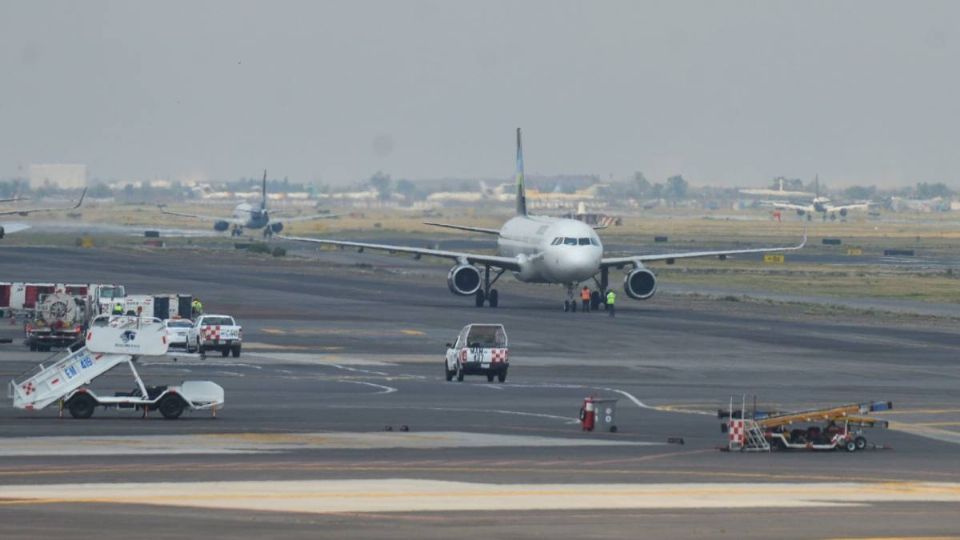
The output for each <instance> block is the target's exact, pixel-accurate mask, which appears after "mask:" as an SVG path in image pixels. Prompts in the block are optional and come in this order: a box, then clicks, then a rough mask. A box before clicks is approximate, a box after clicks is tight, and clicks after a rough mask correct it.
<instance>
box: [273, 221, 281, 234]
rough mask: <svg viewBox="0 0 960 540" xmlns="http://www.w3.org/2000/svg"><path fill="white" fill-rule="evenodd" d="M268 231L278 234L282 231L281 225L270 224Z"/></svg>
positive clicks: (278, 223)
mask: <svg viewBox="0 0 960 540" xmlns="http://www.w3.org/2000/svg"><path fill="white" fill-rule="evenodd" d="M270 230H271V231H273V232H275V233H279V232H280V231H282V230H283V223H280V222H277V223H271V224H270Z"/></svg>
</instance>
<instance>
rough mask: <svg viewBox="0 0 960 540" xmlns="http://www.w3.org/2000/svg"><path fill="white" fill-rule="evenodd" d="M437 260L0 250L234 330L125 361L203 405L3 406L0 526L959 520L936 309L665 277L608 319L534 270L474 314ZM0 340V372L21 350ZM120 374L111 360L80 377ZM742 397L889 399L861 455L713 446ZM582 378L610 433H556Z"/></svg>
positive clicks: (258, 532) (95, 529)
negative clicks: (194, 308) (499, 378)
mask: <svg viewBox="0 0 960 540" xmlns="http://www.w3.org/2000/svg"><path fill="white" fill-rule="evenodd" d="M374 263H376V264H377V265H378V266H373V264H374ZM381 264H382V265H383V266H379V265H381ZM444 274H445V268H442V267H436V266H432V265H422V264H420V263H418V262H415V261H411V260H410V259H407V258H397V257H368V256H366V254H365V255H364V256H360V255H357V254H350V253H343V252H323V253H321V254H320V255H319V257H318V258H315V259H314V260H309V259H289V258H288V259H274V258H271V257H257V256H253V255H249V254H245V253H234V252H231V251H214V250H203V249H197V250H175V251H146V250H131V251H124V250H112V249H94V250H81V249H59V248H58V249H53V248H10V247H4V248H2V249H0V280H3V281H23V280H31V281H42V280H50V281H61V282H62V281H70V282H84V281H88V282H117V283H123V284H125V285H127V288H128V291H129V292H130V293H146V292H157V293H159V292H191V293H194V294H197V295H199V296H201V298H202V299H203V302H204V304H205V306H206V309H207V311H208V312H226V313H229V314H232V315H235V316H236V317H237V318H238V319H239V320H240V322H241V323H242V324H243V326H244V338H245V345H244V354H243V355H242V356H241V357H240V358H237V359H234V358H220V357H219V356H218V357H207V358H206V359H200V358H197V357H187V356H181V357H179V358H177V359H176V360H175V359H174V358H149V359H143V360H141V362H140V367H139V369H140V372H141V375H142V376H143V377H144V379H145V380H146V381H147V382H148V383H153V384H161V383H162V384H166V383H176V382H179V381H180V380H184V379H197V380H213V381H216V382H218V383H220V384H221V385H223V386H224V388H225V389H226V394H227V404H226V407H225V408H224V409H223V410H221V411H219V413H218V414H217V417H216V418H212V417H211V415H210V414H209V413H207V412H205V413H193V414H189V415H187V416H186V417H184V418H182V419H180V420H177V421H165V420H162V419H160V418H159V415H155V414H154V415H150V416H149V417H148V418H145V419H144V418H141V417H140V416H139V415H137V414H133V413H131V412H129V411H122V412H117V411H104V410H98V411H97V412H96V413H95V414H94V417H93V418H91V419H89V420H85V421H81V420H73V419H70V418H69V417H68V418H64V419H59V418H58V417H57V411H56V410H55V409H48V410H43V411H38V412H34V413H26V412H24V411H19V410H15V409H13V408H12V407H10V406H9V402H7V403H8V405H5V406H4V407H2V408H0V427H2V433H3V438H2V439H0V456H3V461H2V464H0V522H2V523H3V524H4V535H3V536H4V538H36V537H38V536H40V537H43V536H52V535H55V534H60V533H64V534H65V533H66V532H67V531H69V532H70V534H74V535H84V536H91V535H94V534H95V535H97V536H98V537H101V538H124V537H129V536H130V535H133V534H137V532H138V531H143V530H148V531H150V536H151V537H156V538H168V537H169V538H174V537H176V538H183V537H184V536H187V537H196V536H199V534H201V533H202V534H203V535H204V536H207V537H210V538H254V537H264V536H268V537H274V538H317V537H336V538H380V537H383V536H385V535H388V534H389V535H390V536H392V537H419V538H448V537H451V536H458V537H463V538H488V537H491V536H493V537H504V536H506V537H540V536H555V537H569V536H574V535H576V536H583V537H587V538H590V537H618V536H636V535H637V531H638V530H643V531H644V534H645V535H647V536H649V537H658V538H671V537H677V538H688V537H698V536H700V537H703V536H707V537H715V536H736V537H741V538H768V537H770V536H774V535H776V536H779V537H783V538H809V537H823V538H828V537H863V536H895V535H901V536H945V535H950V534H958V532H960V531H958V529H960V526H958V525H957V522H956V519H955V515H956V512H957V510H958V501H960V459H958V457H960V453H958V452H960V446H958V444H960V396H958V395H957V392H956V389H957V387H958V382H960V380H958V379H960V368H958V367H957V363H956V351H957V346H958V345H960V332H958V331H957V330H956V328H955V324H953V323H952V321H950V320H946V319H944V320H936V319H931V320H926V321H920V322H908V321H898V320H897V319H896V317H886V318H882V317H868V316H865V315H855V314H845V315H840V316H833V317H829V316H825V315H817V314H811V313H808V312H807V310H806V309H805V308H804V307H803V306H779V305H772V304H771V305H764V304H753V303H732V302H721V301H714V300H707V299H700V298H690V297H686V296H673V295H665V296H661V297H657V298H655V299H654V300H652V301H649V302H645V303H636V302H631V301H629V300H627V299H625V298H624V299H623V300H622V301H621V302H619V303H618V311H617V317H616V318H610V317H607V316H606V314H604V313H589V314H585V313H576V314H565V313H562V312H561V311H560V310H559V309H557V306H558V305H559V301H560V300H562V291H561V290H560V289H559V288H558V287H546V286H524V285H522V284H517V283H515V282H513V281H512V279H508V278H505V281H504V282H502V285H501V284H498V287H499V288H500V290H501V299H502V300H501V305H502V307H501V308H498V309H495V310H494V309H489V308H483V309H478V308H475V307H472V299H469V298H460V297H456V296H453V295H451V294H450V293H449V292H448V291H447V290H446V284H445V282H444V281H443V279H444ZM470 322H502V323H503V324H504V325H505V326H506V328H507V331H508V333H509V337H510V348H511V368H510V372H509V376H508V379H507V381H506V383H502V384H501V383H488V382H487V381H486V379H485V378H481V377H472V378H468V379H467V380H466V381H464V382H462V383H457V382H446V381H444V380H443V374H442V371H441V370H442V364H441V361H442V360H441V359H442V354H443V351H444V343H445V342H447V341H452V340H453V339H454V338H455V336H456V333H457V332H458V331H459V329H460V328H461V327H462V326H463V325H464V324H467V323H470ZM17 331H18V327H17V326H10V325H7V324H6V323H3V326H0V335H8V336H13V335H16V333H17ZM3 347H4V348H3V349H0V377H2V378H3V379H4V380H7V379H9V378H11V377H14V376H15V375H17V374H18V373H20V372H22V371H25V370H27V369H29V368H31V367H33V366H34V365H35V364H36V363H38V362H40V361H42V360H43V358H44V357H45V356H46V355H45V354H42V353H29V352H27V351H26V349H25V348H24V347H22V346H19V345H6V346H3ZM131 386H132V379H130V377H129V375H128V374H126V373H124V372H123V371H122V368H118V369H117V370H116V372H111V373H110V374H109V375H107V376H105V377H103V378H101V379H98V380H97V381H95V383H94V388H102V389H104V390H110V391H112V390H128V389H129V388H130V387H131ZM743 394H746V395H748V396H753V395H757V396H758V399H759V401H760V403H761V405H762V406H765V407H772V408H781V409H795V408H796V409H800V408H808V407H812V406H817V405H822V404H840V403H848V402H859V401H869V400H881V399H882V400H890V401H893V402H894V405H895V409H894V410H893V411H890V412H889V413H888V414H886V415H885V417H886V418H887V419H889V420H890V421H891V429H888V430H873V431H871V432H869V433H867V436H868V437H869V439H870V442H871V443H873V444H876V445H878V446H877V448H871V449H869V450H866V451H863V452H857V453H853V454H848V453H843V452H830V453H806V452H796V453H789V452H780V453H771V454H740V453H725V452H720V451H718V450H717V449H716V448H717V447H718V446H722V445H724V444H725V442H726V435H725V434H723V433H721V432H720V421H719V420H718V419H717V418H716V410H717V409H718V408H721V407H725V406H726V405H727V403H728V400H729V398H730V397H731V396H738V398H739V396H741V395H743ZM590 395H595V396H599V397H610V398H616V399H618V400H619V403H618V409H617V425H618V427H619V431H618V432H617V433H599V432H595V433H583V432H581V431H580V428H579V426H578V424H577V414H578V410H579V407H580V404H581V402H582V400H583V398H584V397H586V396H590ZM748 399H750V398H748ZM402 427H406V428H408V429H409V431H401V428H402ZM387 428H389V429H391V431H386V429H387ZM668 439H674V440H676V439H682V440H683V444H682V445H681V444H677V443H676V442H674V443H668ZM640 527H642V529H640Z"/></svg>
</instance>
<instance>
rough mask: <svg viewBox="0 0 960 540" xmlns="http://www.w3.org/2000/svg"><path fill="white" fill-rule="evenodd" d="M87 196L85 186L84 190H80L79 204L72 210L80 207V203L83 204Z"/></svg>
mask: <svg viewBox="0 0 960 540" xmlns="http://www.w3.org/2000/svg"><path fill="white" fill-rule="evenodd" d="M86 196H87V188H83V191H81V192H80V200H79V201H77V204H76V205H74V206H73V208H71V210H76V209H77V208H80V205H81V204H83V198H84V197H86Z"/></svg>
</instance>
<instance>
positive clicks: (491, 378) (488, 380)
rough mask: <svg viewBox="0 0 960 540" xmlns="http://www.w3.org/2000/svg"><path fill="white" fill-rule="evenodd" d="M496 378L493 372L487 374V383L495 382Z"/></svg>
mask: <svg viewBox="0 0 960 540" xmlns="http://www.w3.org/2000/svg"><path fill="white" fill-rule="evenodd" d="M494 377H496V375H495V374H494V373H493V372H492V371H491V372H489V373H487V382H493V378H494Z"/></svg>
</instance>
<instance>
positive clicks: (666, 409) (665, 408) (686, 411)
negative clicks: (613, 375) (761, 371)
mask: <svg viewBox="0 0 960 540" xmlns="http://www.w3.org/2000/svg"><path fill="white" fill-rule="evenodd" d="M502 386H504V387H516V388H571V389H583V390H604V391H607V392H614V393H616V394H620V395H621V396H623V397H625V398H627V399H628V400H630V401H631V402H632V403H633V404H634V405H636V406H637V407H640V408H641V409H647V410H650V411H658V412H672V413H682V414H699V415H706V416H713V414H712V413H708V412H704V411H695V410H689V409H674V408H673V407H672V406H669V405H667V406H659V405H647V404H646V403H644V402H643V401H641V400H640V399H639V398H637V396H634V395H633V394H631V393H630V392H627V391H626V390H620V389H619V388H608V387H605V386H587V385H584V384H513V383H511V384H505V385H502Z"/></svg>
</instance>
